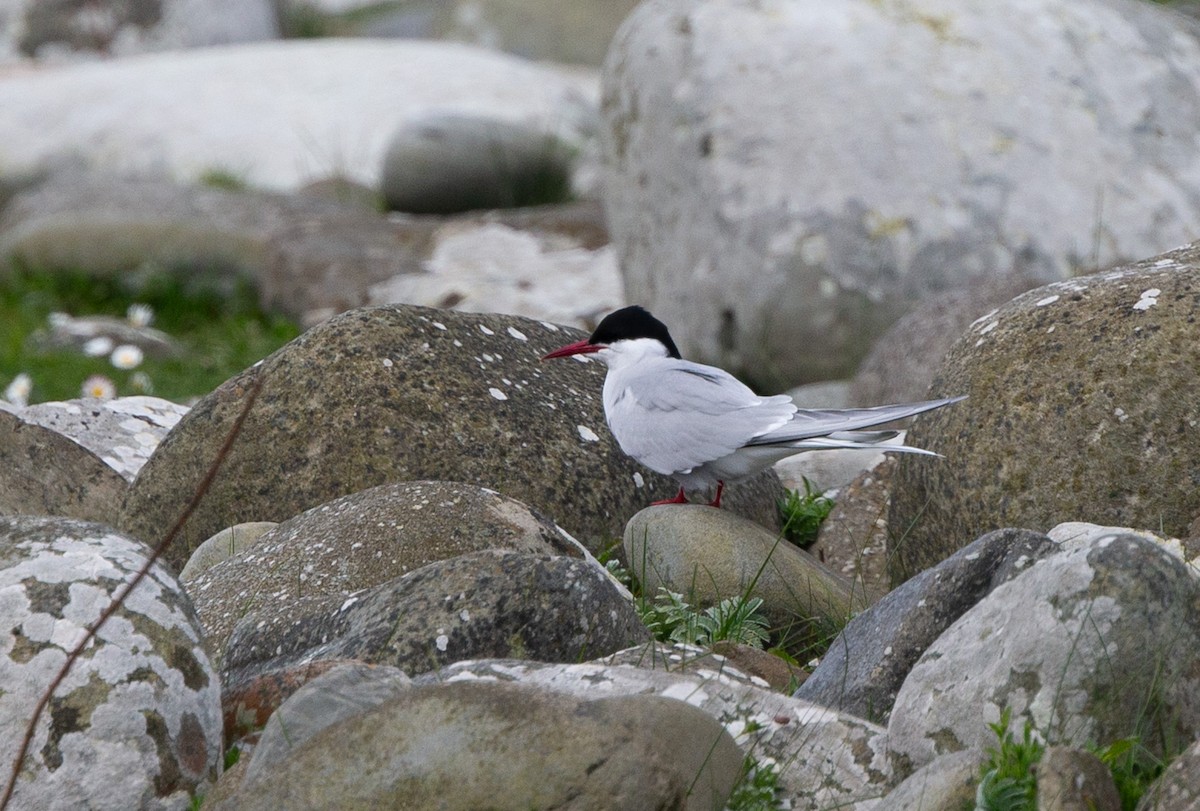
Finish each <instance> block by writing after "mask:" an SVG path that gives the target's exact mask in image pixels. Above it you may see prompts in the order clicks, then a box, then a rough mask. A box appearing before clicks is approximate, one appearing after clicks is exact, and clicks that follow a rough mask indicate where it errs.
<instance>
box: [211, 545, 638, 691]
mask: <svg viewBox="0 0 1200 811" xmlns="http://www.w3.org/2000/svg"><path fill="white" fill-rule="evenodd" d="M649 639H650V632H649V631H648V630H646V626H644V625H643V624H642V623H641V620H640V619H639V618H638V615H637V612H636V611H635V610H634V607H633V601H632V600H630V599H629V595H628V592H626V591H625V590H624V589H622V588H620V587H619V586H618V585H616V584H615V583H614V582H613V580H612V579H611V576H610V575H609V574H608V573H607V572H606V571H604V570H603V569H602V568H601V567H600V566H599V565H598V564H596V563H595V562H589V561H585V560H579V559H577V558H567V557H551V556H548V555H531V554H528V553H524V552H513V551H510V550H492V551H486V552H473V553H470V554H466V555H459V556H458V557H454V558H450V559H449V560H443V561H437V562H436V563H431V564H429V565H427V566H423V567H422V568H420V569H417V570H416V571H413V572H410V573H408V574H406V575H404V576H402V577H397V578H394V579H392V580H389V581H387V582H386V583H382V584H380V585H378V586H374V587H372V588H369V589H365V590H363V591H360V592H358V593H357V594H353V595H351V596H349V597H344V596H342V595H333V596H311V597H300V598H294V599H292V600H290V601H288V602H283V603H281V602H278V601H274V602H271V603H269V604H267V605H265V606H263V607H262V608H260V609H258V610H257V611H255V612H252V613H250V614H248V615H246V616H245V617H244V618H242V621H241V622H240V623H238V625H237V627H236V628H235V629H234V631H233V635H232V636H231V637H230V639H229V644H228V646H227V647H226V649H225V656H224V659H223V660H222V668H223V669H222V676H223V680H224V683H225V684H226V685H229V686H230V687H233V688H236V687H238V686H239V685H242V684H245V683H247V682H249V681H251V680H252V679H254V678H255V677H256V676H257V675H258V674H260V673H262V672H265V671H268V670H278V669H280V668H284V667H290V666H292V665H293V664H297V663H304V664H306V663H310V662H316V661H320V660H322V659H358V660H361V661H364V662H371V663H376V664H388V665H395V666H396V667H399V668H401V669H403V670H404V671H405V672H406V673H409V674H416V673H424V672H426V671H429V670H433V669H436V668H438V667H442V666H444V665H447V664H450V663H451V662H458V661H461V660H464V659H478V658H481V657H487V656H507V657H512V658H518V659H520V658H528V659H538V660H542V661H549V662H575V661H579V660H580V659H587V658H591V657H595V656H603V655H605V654H608V653H615V652H616V651H619V650H622V649H624V648H627V647H631V646H633V645H638V644H641V643H644V642H646V641H648V640H649Z"/></svg>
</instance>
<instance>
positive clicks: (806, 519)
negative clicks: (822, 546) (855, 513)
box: [779, 479, 833, 548]
mask: <svg viewBox="0 0 1200 811" xmlns="http://www.w3.org/2000/svg"><path fill="white" fill-rule="evenodd" d="M832 511H833V500H832V499H829V498H826V497H825V496H824V495H822V494H821V493H820V492H819V491H817V490H815V489H814V488H813V484H812V482H810V481H809V480H808V479H804V492H803V493H801V492H800V491H799V490H790V491H788V494H787V497H786V498H784V499H783V500H782V501H780V502H779V513H780V516H781V517H782V519H783V536H784V537H785V538H787V539H788V540H789V541H791V542H792V543H794V544H796V545H797V546H799V547H801V548H804V547H808V546H811V545H812V543H813V541H815V540H816V539H817V532H818V531H819V530H820V528H821V522H822V521H824V520H825V519H826V518H827V517H829V513H830V512H832Z"/></svg>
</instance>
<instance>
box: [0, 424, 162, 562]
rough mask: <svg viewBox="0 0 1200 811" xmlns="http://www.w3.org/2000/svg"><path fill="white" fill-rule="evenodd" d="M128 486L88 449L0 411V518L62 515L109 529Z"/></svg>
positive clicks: (151, 539) (48, 429) (55, 432)
mask: <svg viewBox="0 0 1200 811" xmlns="http://www.w3.org/2000/svg"><path fill="white" fill-rule="evenodd" d="M127 487H128V483H127V482H126V481H125V479H123V478H121V475H120V474H119V473H117V471H115V470H113V468H112V467H110V466H109V465H107V464H105V463H104V461H103V460H101V459H100V457H98V456H96V454H94V453H92V452H91V451H90V450H88V449H87V448H85V447H83V446H82V445H80V444H78V443H76V442H73V441H71V440H70V439H68V438H67V437H65V436H63V435H62V434H60V433H58V432H57V431H54V430H51V429H50V428H43V427H42V426H40V425H35V424H34V423H32V422H28V421H26V420H25V419H24V418H23V417H21V416H20V415H19V414H15V413H11V412H8V411H5V410H4V409H0V515H63V516H69V517H71V518H80V519H83V520H85V521H99V522H101V523H106V524H111V523H114V522H115V519H116V516H117V515H118V512H119V509H120V504H121V499H122V497H123V496H124V495H125V490H126V488H127ZM160 531H165V530H160ZM148 540H150V541H151V542H153V541H154V540H156V538H154V537H151V538H149V539H148Z"/></svg>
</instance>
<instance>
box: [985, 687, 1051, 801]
mask: <svg viewBox="0 0 1200 811" xmlns="http://www.w3.org/2000/svg"><path fill="white" fill-rule="evenodd" d="M1011 720H1012V709H1011V708H1008V707H1006V708H1005V709H1004V710H1003V711H1002V712H1001V713H1000V720H999V721H998V722H996V723H994V724H988V726H989V727H990V728H991V730H992V732H994V733H996V738H997V739H998V741H999V745H998V746H996V747H991V748H989V749H988V751H987V754H988V759H987V760H986V761H985V762H984V764H983V768H982V773H981V778H980V781H979V788H978V789H977V790H976V792H975V809H976V811H1034V809H1035V808H1036V807H1037V778H1036V776H1035V775H1034V771H1033V767H1034V766H1036V765H1037V763H1038V761H1040V760H1041V759H1042V755H1043V754H1044V753H1045V751H1046V745H1045V744H1044V743H1042V741H1041V740H1040V739H1038V738H1037V737H1036V736H1035V735H1034V731H1033V722H1032V721H1030V720H1029V719H1026V720H1025V726H1024V729H1023V731H1022V733H1021V739H1020V740H1018V739H1016V738H1015V737H1014V736H1013V733H1012V730H1011V729H1009V722H1010V721H1011Z"/></svg>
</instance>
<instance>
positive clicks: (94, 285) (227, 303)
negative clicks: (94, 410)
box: [0, 266, 300, 403]
mask: <svg viewBox="0 0 1200 811" xmlns="http://www.w3.org/2000/svg"><path fill="white" fill-rule="evenodd" d="M217 278H220V281H217V280H216V279H217ZM137 284H138V289H136V290H134V289H132V286H131V284H130V283H129V282H128V279H126V280H125V281H122V279H118V278H107V279H105V278H96V277H93V276H89V275H87V274H85V273H82V272H78V271H66V272H64V271H56V272H53V273H50V272H40V271H36V270H32V269H30V268H26V267H20V266H18V267H14V268H13V269H12V270H11V272H9V273H7V274H4V273H0V392H2V391H3V389H4V387H5V386H7V385H8V383H9V381H11V380H12V379H13V378H14V377H15V376H16V375H17V374H18V373H20V372H25V373H27V374H29V375H30V377H32V379H33V391H32V392H31V394H30V397H29V402H31V403H34V402H43V401H47V400H65V399H72V398H76V397H79V396H80V386H81V384H82V383H83V381H84V380H85V379H86V378H87V377H89V376H90V375H94V374H101V375H104V376H106V377H108V378H109V379H110V380H112V381H113V383H114V384H115V385H116V388H117V393H118V395H127V394H134V393H137V392H136V391H135V390H133V388H132V387H131V386H130V378H131V377H132V375H133V373H134V372H144V373H145V374H147V375H148V376H149V377H150V379H151V381H152V383H153V393H154V394H155V396H158V397H163V398H166V399H169V400H175V401H179V402H182V401H186V400H188V399H191V398H193V397H198V396H202V395H204V394H207V393H208V392H210V391H212V390H213V389H214V388H216V387H217V386H218V385H220V384H221V383H222V382H224V381H225V380H227V379H228V378H230V377H232V376H233V375H234V374H236V373H238V372H240V371H242V370H243V369H245V368H247V367H249V366H251V365H252V364H254V363H255V362H257V361H259V360H261V359H262V358H264V357H266V356H267V355H269V354H270V353H271V352H273V351H275V350H276V349H278V348H279V347H280V346H282V345H283V344H285V343H287V342H288V341H290V340H291V339H292V338H295V337H296V336H297V335H299V333H300V329H299V327H298V326H297V325H296V324H294V323H292V322H290V321H288V320H287V319H285V318H283V317H281V316H276V315H268V314H266V313H263V312H262V311H261V310H259V308H258V303H257V297H256V294H255V291H254V289H253V287H252V286H251V285H250V284H249V283H248V282H245V281H231V280H230V279H229V277H228V276H225V277H223V278H222V277H217V276H216V275H215V274H214V275H211V276H210V275H208V274H202V273H191V274H187V275H184V274H178V275H172V274H169V273H167V272H165V271H160V272H155V273H153V274H150V275H144V274H143V275H141V276H140V277H139V278H138V282H137ZM135 302H137V303H145V304H149V305H150V306H151V307H153V309H154V325H153V326H154V327H155V328H156V329H159V330H161V331H163V332H165V333H167V334H168V335H170V336H171V337H172V338H173V339H174V340H175V341H176V342H178V343H179V345H180V346H181V347H182V349H183V352H182V355H181V356H180V357H178V358H169V359H157V358H151V357H147V358H146V359H145V361H144V362H143V363H142V364H141V365H140V366H139V367H138V368H137V369H135V370H129V371H123V370H119V369H116V368H114V367H113V366H112V365H111V364H110V363H109V362H108V359H107V358H104V357H99V358H91V357H87V356H85V355H84V354H83V353H81V352H79V351H76V350H73V349H55V350H47V351H40V350H37V349H35V348H34V342H32V341H30V336H31V335H33V334H34V333H35V332H37V331H39V330H44V329H45V328H46V326H47V317H48V316H49V315H50V313H52V312H65V313H67V314H69V315H72V316H76V317H78V316H83V315H108V316H113V317H117V318H123V317H124V315H125V311H126V309H127V308H128V306H129V305H130V304H132V303H135Z"/></svg>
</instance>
